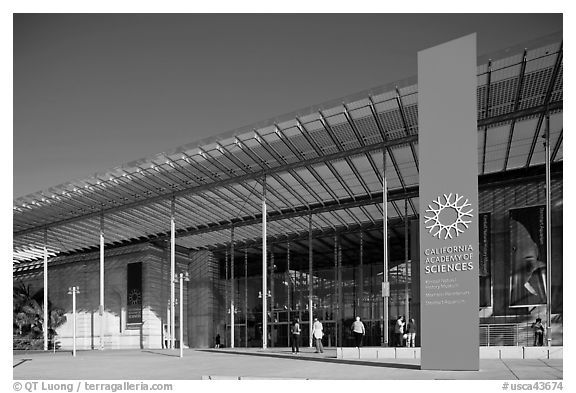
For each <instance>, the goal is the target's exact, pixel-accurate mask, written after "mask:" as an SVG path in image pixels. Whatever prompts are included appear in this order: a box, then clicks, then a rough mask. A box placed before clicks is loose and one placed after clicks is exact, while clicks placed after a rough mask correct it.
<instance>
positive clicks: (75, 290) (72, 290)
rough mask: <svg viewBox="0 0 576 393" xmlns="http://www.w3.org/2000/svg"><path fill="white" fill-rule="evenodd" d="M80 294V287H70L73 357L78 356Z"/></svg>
mask: <svg viewBox="0 0 576 393" xmlns="http://www.w3.org/2000/svg"><path fill="white" fill-rule="evenodd" d="M77 293H80V288H79V287H69V288H68V294H69V295H72V356H76V294H77Z"/></svg>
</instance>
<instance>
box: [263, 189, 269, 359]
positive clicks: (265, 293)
mask: <svg viewBox="0 0 576 393" xmlns="http://www.w3.org/2000/svg"><path fill="white" fill-rule="evenodd" d="M266 255H267V251H266V178H264V181H263V182H262V348H263V349H266V347H267V344H268V315H267V314H268V310H267V305H268V290H267V285H266V284H267V283H266V281H267V279H268V278H267V271H266V268H267V267H266Z"/></svg>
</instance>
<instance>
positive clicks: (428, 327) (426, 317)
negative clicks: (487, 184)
mask: <svg viewBox="0 0 576 393" xmlns="http://www.w3.org/2000/svg"><path fill="white" fill-rule="evenodd" d="M476 68H477V67H476V34H471V35H469V36H466V37H463V38H460V39H457V40H454V41H450V42H447V43H445V44H442V45H439V46H436V47H433V48H430V49H426V50H423V51H421V52H419V53H418V127H419V130H418V134H419V139H418V146H419V161H420V166H419V167H420V174H419V178H420V199H419V200H420V296H421V316H420V318H421V324H420V326H421V331H420V335H421V346H422V352H421V360H422V369H429V370H478V367H479V348H478V345H479V332H478V330H479V327H478V290H479V282H478V276H479V260H478V255H479V249H478V162H477V160H478V150H477V126H476V115H477V112H476V87H477V79H476Z"/></svg>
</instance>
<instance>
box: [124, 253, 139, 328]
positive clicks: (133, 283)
mask: <svg viewBox="0 0 576 393" xmlns="http://www.w3.org/2000/svg"><path fill="white" fill-rule="evenodd" d="M126 269H127V272H126V281H127V282H126V284H127V285H126V288H127V296H126V300H127V307H126V310H127V311H126V314H127V315H126V323H128V324H131V323H142V262H137V263H129V264H128V265H127V267H126Z"/></svg>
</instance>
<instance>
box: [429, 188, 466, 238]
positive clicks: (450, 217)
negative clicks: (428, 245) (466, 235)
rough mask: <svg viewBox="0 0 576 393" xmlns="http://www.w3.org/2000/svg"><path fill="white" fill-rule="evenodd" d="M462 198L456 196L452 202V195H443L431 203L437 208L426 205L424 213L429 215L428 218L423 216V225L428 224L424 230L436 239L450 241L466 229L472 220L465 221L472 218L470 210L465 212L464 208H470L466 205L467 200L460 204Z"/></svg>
mask: <svg viewBox="0 0 576 393" xmlns="http://www.w3.org/2000/svg"><path fill="white" fill-rule="evenodd" d="M463 198H464V196H461V195H458V194H456V195H455V196H454V200H452V194H451V193H450V194H449V195H446V194H444V196H443V197H440V196H439V197H438V198H436V200H435V201H434V202H433V203H432V205H436V206H437V207H433V206H432V205H428V209H427V210H426V213H431V214H430V215H429V216H428V215H425V216H424V218H425V219H426V220H425V221H424V224H428V223H430V224H429V225H428V226H426V229H428V231H429V232H430V233H431V234H432V236H434V237H437V238H438V239H442V238H444V239H452V238H453V236H454V235H455V236H456V237H458V236H459V235H460V234H461V233H463V232H464V230H465V229H467V228H468V224H470V223H471V222H472V220H466V218H467V217H470V218H471V217H472V214H471V213H472V209H468V210H466V208H468V207H470V206H472V205H471V204H470V203H468V199H466V200H465V201H463V202H461V200H462V199H463Z"/></svg>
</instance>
